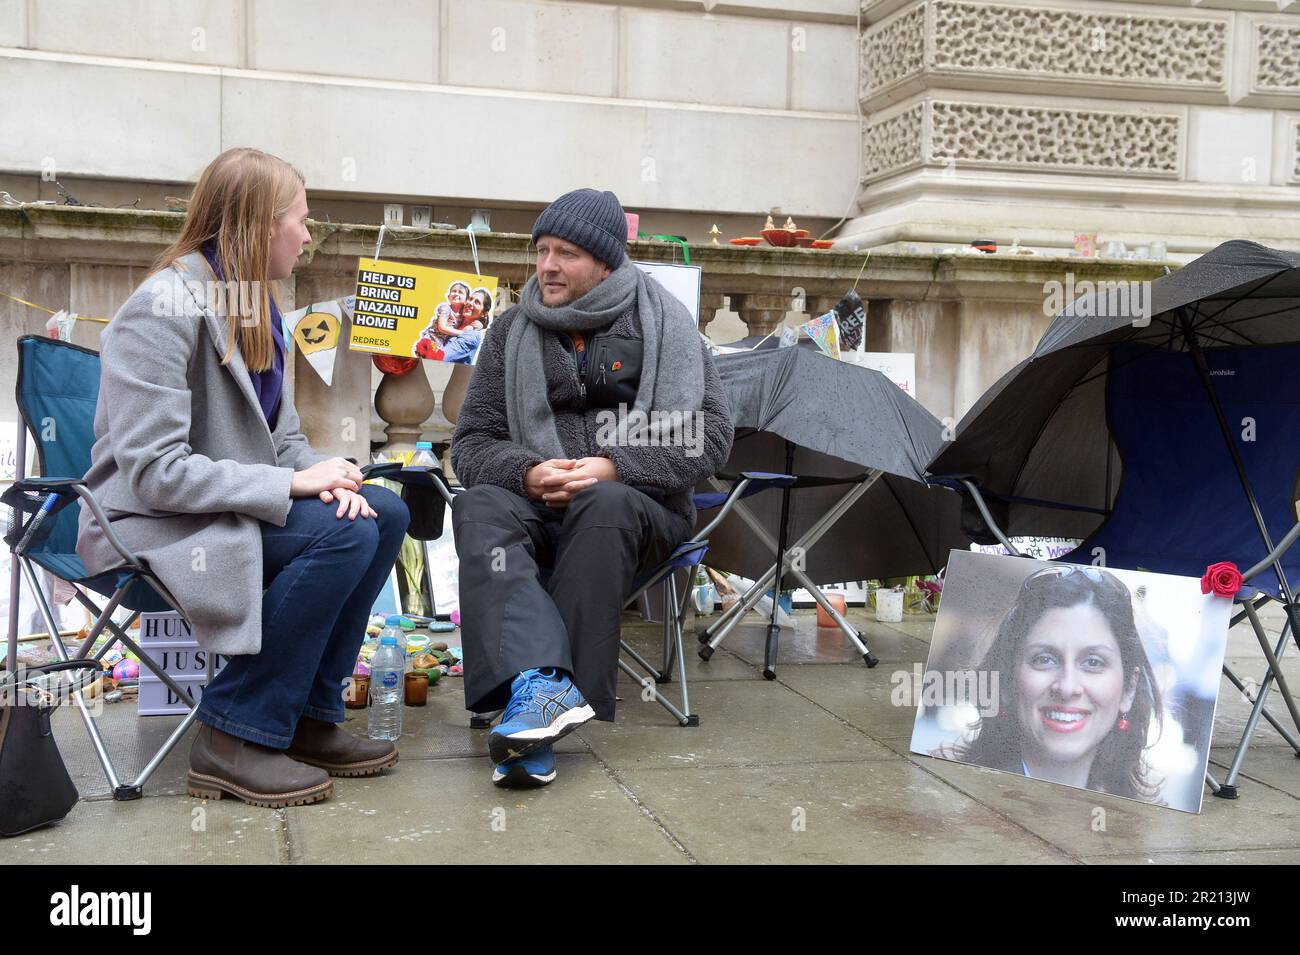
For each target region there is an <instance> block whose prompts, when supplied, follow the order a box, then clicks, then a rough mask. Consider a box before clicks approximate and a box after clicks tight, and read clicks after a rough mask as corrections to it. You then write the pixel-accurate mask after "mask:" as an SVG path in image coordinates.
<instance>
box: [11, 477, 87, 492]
mask: <svg viewBox="0 0 1300 955" xmlns="http://www.w3.org/2000/svg"><path fill="white" fill-rule="evenodd" d="M85 483H86V482H85V481H83V480H81V478H47V477H25V478H19V479H18V480H16V481H14V482H13V486H14V487H16V488H18V490H20V491H59V490H63V489H65V488H70V487H75V486H76V485H78V484H81V485H83V486H84V485H85Z"/></svg>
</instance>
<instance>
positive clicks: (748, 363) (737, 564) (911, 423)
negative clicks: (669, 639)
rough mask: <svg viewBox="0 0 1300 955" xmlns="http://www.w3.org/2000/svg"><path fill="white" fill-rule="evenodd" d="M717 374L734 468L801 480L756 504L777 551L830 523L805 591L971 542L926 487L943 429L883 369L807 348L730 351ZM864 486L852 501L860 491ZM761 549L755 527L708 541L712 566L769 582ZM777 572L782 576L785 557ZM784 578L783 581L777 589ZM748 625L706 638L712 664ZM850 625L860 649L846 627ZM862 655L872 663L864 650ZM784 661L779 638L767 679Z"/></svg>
mask: <svg viewBox="0 0 1300 955" xmlns="http://www.w3.org/2000/svg"><path fill="white" fill-rule="evenodd" d="M717 366H718V372H719V375H720V376H721V378H722V382H723V385H724V387H725V388H726V391H727V399H728V402H729V403H730V405H731V414H732V421H733V423H734V424H735V427H736V440H735V443H734V445H733V448H732V453H731V457H730V459H729V461H728V463H727V466H726V468H725V469H724V472H725V473H727V474H739V473H740V472H742V471H768V472H782V473H788V474H794V475H797V476H798V477H799V482H798V483H797V484H796V485H795V487H794V488H793V489H790V490H787V491H783V492H782V494H781V496H780V497H778V496H776V495H772V494H766V495H759V496H756V497H755V498H753V499H751V500H752V504H750V505H749V506H750V510H751V512H752V514H753V516H754V517H755V518H757V521H758V523H759V524H760V525H761V526H762V527H763V528H764V529H766V531H767V532H768V534H769V536H770V539H771V540H772V541H774V542H775V543H776V545H777V547H776V549H777V551H778V552H779V553H784V551H785V549H786V546H787V544H789V543H791V542H797V541H800V540H802V539H804V538H805V537H806V536H807V535H808V534H809V532H810V531H811V532H813V533H814V534H816V533H817V528H818V525H819V524H820V525H823V526H824V525H826V524H827V523H829V524H830V526H829V527H828V528H826V529H824V530H823V531H822V532H821V533H820V534H817V539H816V543H815V546H809V547H808V548H807V549H806V551H804V552H803V553H801V554H800V555H799V560H798V564H797V565H796V568H795V569H794V570H792V571H790V573H793V574H794V576H795V577H796V578H798V579H799V580H800V581H801V583H802V584H803V585H804V586H808V582H813V581H815V582H818V583H830V582H834V581H843V580H861V579H864V578H868V577H893V576H906V575H909V574H926V573H935V572H937V571H938V570H939V569H940V568H942V567H943V565H944V564H945V562H946V560H947V554H948V551H949V549H950V548H951V547H953V546H959V545H960V544H961V542H962V541H961V537H960V533H959V531H958V522H957V509H958V499H957V497H956V495H953V494H949V493H948V492H946V491H944V490H942V489H935V488H931V487H928V486H927V485H926V483H925V479H924V472H925V465H926V463H927V462H928V461H929V460H930V458H931V457H932V456H933V455H934V454H935V452H936V451H937V450H938V448H939V447H940V446H941V445H942V443H943V426H942V425H941V424H940V423H939V421H938V420H937V419H936V418H935V417H934V416H933V415H931V414H930V413H929V412H928V411H926V410H925V408H924V407H922V406H921V404H920V403H919V402H917V401H916V400H915V399H914V398H912V397H911V396H909V395H907V394H906V393H904V392H903V390H902V389H900V388H899V387H898V386H897V385H895V384H894V383H893V382H892V381H890V380H889V379H888V378H887V377H885V376H884V375H883V374H881V373H880V372H877V371H873V370H870V369H866V368H861V367H858V366H856V365H852V364H849V363H847V362H842V361H835V360H834V359H832V358H830V357H828V356H826V355H824V354H821V353H820V351H816V350H811V349H806V348H798V347H795V348H771V349H760V350H757V351H750V352H744V353H739V354H730V355H723V356H721V357H719V358H718V360H717ZM864 484H866V485H868V486H867V487H866V488H865V490H863V491H860V492H859V493H857V494H855V495H854V496H853V497H852V499H851V500H849V501H848V502H847V503H846V501H845V498H846V494H852V493H853V492H854V491H855V490H856V489H855V488H853V485H864ZM754 543H755V540H754V529H753V528H750V527H743V526H741V523H740V522H738V521H736V520H730V521H727V522H724V524H723V525H722V526H720V527H719V528H718V529H717V530H715V531H714V532H713V533H712V534H711V535H710V545H709V551H710V563H711V564H714V565H716V566H718V567H723V568H726V569H727V570H730V571H734V572H737V573H740V574H743V575H745V576H747V577H753V578H755V579H756V580H759V581H760V583H761V582H762V581H761V578H762V576H763V575H764V574H765V573H768V572H770V571H771V569H772V566H773V565H772V561H771V555H770V553H769V552H768V549H765V548H756V547H755V546H754ZM777 566H778V567H781V568H783V564H782V563H781V562H780V561H777ZM785 573H786V572H785V571H784V569H782V572H781V574H780V575H778V578H777V581H776V583H775V586H776V590H777V592H779V590H780V581H781V578H782V577H783V576H784V575H785ZM764 589H765V588H764ZM809 589H810V591H813V595H814V598H816V597H818V596H819V593H817V592H816V591H815V590H813V588H811V587H810V588H809ZM819 602H820V601H819ZM742 612H743V611H742ZM738 617H739V613H736V614H733V615H731V616H728V617H725V618H723V619H721V620H719V621H716V622H715V623H714V624H713V625H712V626H711V627H710V628H709V629H708V630H706V631H704V633H702V634H701V635H700V642H701V643H706V644H707V645H706V646H705V647H703V648H702V650H701V655H702V656H703V657H704V658H705V659H708V656H709V655H710V654H711V653H712V648H713V647H716V646H717V644H718V643H719V642H721V640H722V638H723V637H724V636H725V635H726V633H727V631H728V630H729V629H730V626H731V625H733V622H734V620H735V619H738ZM772 626H773V627H775V608H774V610H773V623H772ZM842 629H844V631H845V633H846V634H847V635H849V637H850V639H854V640H856V641H858V642H860V641H861V635H860V634H857V632H856V631H855V630H853V629H852V628H851V627H848V625H847V624H844V625H842ZM862 652H863V656H864V659H867V661H868V663H869V664H870V663H871V662H872V661H873V660H874V658H873V657H872V656H871V654H870V652H869V651H867V650H866V649H865V645H864V646H863V647H862ZM774 655H775V643H774V638H770V639H769V655H768V656H769V659H768V665H767V666H766V667H765V673H773V670H772V666H773V665H774V659H775V656H774Z"/></svg>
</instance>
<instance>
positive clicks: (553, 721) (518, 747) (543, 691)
mask: <svg viewBox="0 0 1300 955" xmlns="http://www.w3.org/2000/svg"><path fill="white" fill-rule="evenodd" d="M595 715H596V712H595V710H593V709H592V708H591V706H589V705H588V703H587V701H586V700H585V699H583V697H582V693H581V692H579V690H578V688H577V687H576V686H574V685H573V681H572V680H570V679H569V677H568V675H567V674H565V673H563V672H561V671H559V670H552V669H547V670H537V669H533V670H525V671H524V672H523V673H521V674H519V675H518V676H517V677H515V679H514V682H513V683H511V684H510V702H509V703H508V704H506V709H505V712H504V713H503V714H501V722H500V723H498V724H497V725H496V726H494V727H493V728H492V732H491V733H489V734H488V752H489V753H490V754H491V756H492V762H494V763H497V764H501V763H508V762H509V761H510V760H512V759H518V758H519V757H520V756H524V755H527V754H528V753H531V752H532V751H533V750H535V749H537V748H538V747H539V746H545V745H547V744H549V743H554V742H555V741H556V740H558V739H560V738H561V737H563V736H567V735H568V734H569V733H572V732H573V731H574V730H576V729H577V728H578V727H579V726H581V725H582V724H583V723H585V722H587V721H588V720H590V719H593V718H594V717H595Z"/></svg>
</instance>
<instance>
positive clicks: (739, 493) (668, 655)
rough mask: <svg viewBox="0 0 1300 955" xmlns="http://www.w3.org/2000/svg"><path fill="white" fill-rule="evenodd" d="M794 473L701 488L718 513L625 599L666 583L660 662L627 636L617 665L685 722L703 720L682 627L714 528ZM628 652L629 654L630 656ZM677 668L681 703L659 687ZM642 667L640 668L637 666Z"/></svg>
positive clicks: (475, 719) (480, 716)
mask: <svg viewBox="0 0 1300 955" xmlns="http://www.w3.org/2000/svg"><path fill="white" fill-rule="evenodd" d="M794 480H795V478H794V476H793V475H790V474H769V473H766V472H759V471H746V472H744V473H742V474H740V475H739V476H738V477H737V479H736V481H735V483H734V484H733V485H732V486H731V489H730V490H728V491H718V492H708V493H701V494H696V495H695V497H694V501H695V507H696V509H697V510H700V511H706V510H713V509H714V508H718V513H717V514H716V515H714V517H713V519H712V520H711V521H709V522H708V523H707V524H705V525H704V526H703V527H701V528H700V529H699V530H698V531H696V532H695V533H694V534H692V535H691V538H690V540H687V541H683V542H682V543H681V544H678V545H677V547H675V548H674V549H673V552H672V553H671V554H669V555H668V557H667V558H665V559H664V560H663V561H662V562H660V563H659V564H658V566H656V567H655V568H654V569H653V570H651V571H650V572H648V573H647V574H645V575H644V576H643V577H641V578H640V579H639V580H637V581H636V582H635V583H634V584H633V585H632V592H631V593H630V594H629V595H628V597H627V600H626V601H624V603H623V606H624V607H630V606H632V605H634V604H636V603H637V602H638V601H639V600H640V599H641V597H642V596H643V595H645V594H646V593H648V592H649V591H650V590H652V589H653V588H654V587H656V586H658V585H659V584H663V617H664V622H663V657H662V662H661V663H660V665H659V666H657V667H656V666H655V665H654V664H652V663H651V662H650V661H648V660H647V659H646V658H645V657H644V656H643V655H642V654H640V653H638V652H637V650H636V649H635V648H634V647H633V646H632V645H631V644H629V643H628V642H627V640H624V639H620V640H619V651H620V656H619V660H618V667H619V669H620V670H622V671H623V672H624V673H626V674H627V675H628V676H630V677H631V678H632V679H634V680H636V681H637V682H638V683H639V684H640V685H641V689H642V695H643V697H644V698H645V699H646V700H647V702H649V701H650V700H653V701H654V702H656V703H658V704H659V705H660V706H662V707H663V708H664V709H665V710H667V711H668V712H669V713H670V714H671V715H672V717H673V719H675V720H676V721H677V722H678V724H680V725H681V726H699V725H700V716H699V714H698V713H692V712H691V697H690V688H689V687H688V686H687V681H686V660H685V657H684V656H683V651H682V628H683V626H684V625H685V621H686V613H687V611H688V610H689V609H690V604H689V602H688V599H687V594H688V593H689V589H690V584H691V579H692V578H693V577H694V575H695V571H696V569H697V568H698V567H699V566H700V564H701V563H702V562H703V560H704V557H705V555H706V554H707V553H708V550H709V534H710V533H712V531H713V529H714V528H715V527H717V526H718V525H719V524H721V523H722V521H723V520H724V519H725V518H726V517H727V515H728V514H729V513H731V509H732V508H733V507H734V506H735V504H736V502H737V501H740V500H741V499H743V498H746V497H749V496H750V495H753V494H757V493H759V492H760V491H765V490H767V489H768V488H774V487H780V488H787V487H790V486H791V485H792V484H793V483H794ZM677 571H685V574H684V576H685V580H686V584H685V588H684V592H683V593H679V592H678V584H677V573H676V572H677ZM625 657H626V658H627V659H625ZM674 667H675V668H676V670H677V679H678V682H679V683H680V684H681V697H680V705H679V704H678V703H675V702H674V701H672V700H670V699H669V698H668V697H667V696H666V695H665V694H664V692H663V691H662V690H660V689H659V687H661V686H663V685H664V684H667V683H671V682H672V679H673V669H674ZM638 668H639V672H638ZM499 715H500V712H499V711H498V712H495V713H475V714H473V715H472V716H471V717H470V726H472V727H475V728H478V729H482V728H485V727H487V726H490V725H491V724H492V721H493V720H495V719H496V717H497V716H499Z"/></svg>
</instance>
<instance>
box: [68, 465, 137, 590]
mask: <svg viewBox="0 0 1300 955" xmlns="http://www.w3.org/2000/svg"><path fill="white" fill-rule="evenodd" d="M68 484H69V485H70V486H71V487H72V489H73V490H74V491H76V492H77V497H79V498H81V502H82V503H83V504H85V505H86V506H87V507H88V508H90V513H91V514H93V515H94V517H95V520H96V521H98V522H99V529H100V530H101V531H103V532H104V537H106V538H107V539H108V542H109V543H110V544H112V545H113V549H114V550H115V551H117V552H118V554H120V555H121V557H122V560H124V561H125V562H126V563H127V564H128V565H129V566H130V567H132V568H133V569H135V570H146V569H147V568H146V567H145V566H144V564H142V563H141V562H140V558H138V557H136V556H135V554H133V553H131V549H130V548H129V547H127V546H126V545H125V544H123V543H122V539H121V538H120V537H118V536H117V533H116V532H115V531H114V530H113V525H112V524H111V523H110V522H109V520H108V516H107V515H106V514H105V513H104V509H103V508H102V507H100V506H99V501H97V500H95V495H94V494H92V493H91V492H90V488H88V487H86V482H85V481H69V482H68Z"/></svg>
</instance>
